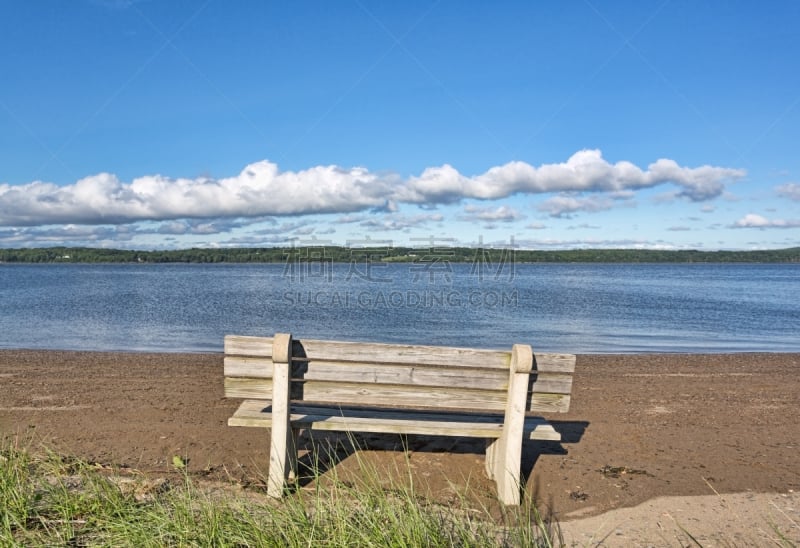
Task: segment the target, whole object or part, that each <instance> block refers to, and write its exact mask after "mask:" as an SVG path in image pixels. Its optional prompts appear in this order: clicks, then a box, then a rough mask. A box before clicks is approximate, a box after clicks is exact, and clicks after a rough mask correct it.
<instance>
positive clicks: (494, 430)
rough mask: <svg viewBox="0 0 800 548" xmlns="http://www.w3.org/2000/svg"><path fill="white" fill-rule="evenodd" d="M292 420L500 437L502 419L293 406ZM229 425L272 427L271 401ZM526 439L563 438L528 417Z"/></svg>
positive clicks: (320, 426) (240, 413)
mask: <svg viewBox="0 0 800 548" xmlns="http://www.w3.org/2000/svg"><path fill="white" fill-rule="evenodd" d="M290 420H291V423H292V427H294V428H313V429H316V430H329V431H340V432H342V431H353V432H374V433H384V434H427V435H442V436H464V437H478V438H499V437H500V434H501V433H502V421H503V416H502V415H497V416H494V417H488V416H485V415H483V416H477V415H470V414H463V413H462V414H456V413H425V412H411V413H410V412H408V411H401V412H398V411H392V410H375V409H372V410H368V411H364V410H358V409H347V408H344V409H343V408H338V407H309V406H293V407H292V414H291V419H290ZM228 425H229V426H256V427H262V428H270V427H271V425H272V415H271V414H270V413H269V402H265V401H261V400H245V401H244V402H243V403H242V404H241V405H240V406H239V409H238V410H237V411H236V412H235V413H234V415H233V416H232V417H231V418H230V419H228ZM524 438H525V439H531V440H552V441H559V440H560V439H561V435H560V434H559V433H558V432H557V431H556V430H555V429H554V428H553V426H552V425H550V424H548V423H547V422H546V421H544V420H543V419H541V418H538V417H527V418H526V419H525V429H524Z"/></svg>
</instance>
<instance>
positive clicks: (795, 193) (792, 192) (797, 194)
mask: <svg viewBox="0 0 800 548" xmlns="http://www.w3.org/2000/svg"><path fill="white" fill-rule="evenodd" d="M775 191H776V192H777V193H778V195H779V196H782V197H784V198H789V199H790V200H794V201H795V202H800V183H786V184H785V185H780V186H777V187H775Z"/></svg>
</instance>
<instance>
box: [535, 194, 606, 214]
mask: <svg viewBox="0 0 800 548" xmlns="http://www.w3.org/2000/svg"><path fill="white" fill-rule="evenodd" d="M614 205H615V204H614V200H613V199H612V197H611V196H608V195H595V196H587V197H581V196H572V195H568V194H561V195H558V196H553V197H552V198H549V199H547V200H545V201H544V202H542V203H541V204H539V205H538V207H537V209H538V210H539V211H544V212H545V213H547V214H548V215H550V216H551V217H558V218H569V217H572V215H573V214H574V213H577V212H579V211H586V212H592V213H593V212H597V211H606V210H608V209H611V208H613V207H614Z"/></svg>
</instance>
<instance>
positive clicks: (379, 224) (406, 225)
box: [361, 213, 444, 232]
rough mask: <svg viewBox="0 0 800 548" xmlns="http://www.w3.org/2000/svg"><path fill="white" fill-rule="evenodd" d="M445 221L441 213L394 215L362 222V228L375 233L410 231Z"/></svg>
mask: <svg viewBox="0 0 800 548" xmlns="http://www.w3.org/2000/svg"><path fill="white" fill-rule="evenodd" d="M443 220H444V216H443V215H442V214H440V213H423V214H420V215H412V216H407V215H400V214H397V213H393V214H390V215H385V216H384V217H383V218H381V219H375V218H370V219H366V220H364V221H362V222H361V226H362V227H364V228H368V229H370V230H374V231H379V232H383V231H396V230H408V229H410V228H415V227H420V226H426V225H427V224H429V223H438V222H441V221H443Z"/></svg>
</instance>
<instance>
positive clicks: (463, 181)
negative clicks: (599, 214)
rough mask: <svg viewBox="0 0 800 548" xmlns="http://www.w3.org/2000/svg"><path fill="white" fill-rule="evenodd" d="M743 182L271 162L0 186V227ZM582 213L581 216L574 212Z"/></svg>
mask: <svg viewBox="0 0 800 548" xmlns="http://www.w3.org/2000/svg"><path fill="white" fill-rule="evenodd" d="M744 175H745V172H744V171H743V170H739V169H730V168H723V167H713V166H701V167H698V168H687V167H681V166H679V165H678V164H677V163H676V162H674V161H673V160H666V159H661V160H658V161H656V162H655V163H652V164H650V165H649V166H648V167H647V169H646V170H642V169H640V168H639V167H637V166H635V165H634V164H632V163H630V162H625V161H623V162H617V163H615V164H610V163H608V162H607V161H606V160H605V159H603V157H602V154H601V153H600V151H599V150H583V151H580V152H577V153H575V154H573V155H572V157H570V158H569V159H568V160H567V161H566V162H564V163H560V164H545V165H542V166H540V167H538V168H536V167H533V166H531V165H529V164H526V163H524V162H511V163H508V164H505V165H503V166H498V167H493V168H491V169H489V170H488V171H487V172H486V173H484V174H482V175H478V176H474V177H467V176H464V175H462V174H460V173H459V172H458V171H457V170H456V169H455V168H453V167H451V166H449V165H444V166H441V167H432V168H428V169H426V170H424V171H423V172H422V174H421V175H420V176H419V177H410V178H408V179H406V180H403V179H402V178H401V177H400V176H399V175H397V174H393V173H388V174H387V173H380V174H378V173H371V172H370V171H369V170H367V169H366V168H363V167H353V168H342V167H338V166H316V167H312V168H309V169H306V170H303V171H283V172H281V171H279V170H278V166H277V165H276V164H274V163H272V162H269V161H261V162H257V163H254V164H251V165H249V166H247V167H246V168H245V169H244V170H242V172H241V173H239V174H238V175H236V176H234V177H228V178H222V179H213V178H196V179H186V178H178V179H172V178H169V177H164V176H162V175H148V176H144V177H139V178H136V179H134V180H133V181H131V182H130V183H126V182H123V181H120V180H119V179H118V178H117V177H116V176H115V175H113V174H110V173H100V174H97V175H92V176H89V177H85V178H83V179H81V180H79V181H77V182H76V183H74V184H71V185H65V186H58V185H55V184H52V183H46V182H42V181H34V182H32V183H28V184H24V185H13V186H12V185H8V184H0V225H2V226H40V225H49V224H68V223H73V224H85V225H99V224H120V223H130V222H135V221H142V220H152V221H175V220H180V219H213V218H237V217H242V218H244V217H260V216H267V215H284V216H286V215H309V214H315V213H341V214H353V213H359V212H365V211H370V210H380V211H390V212H391V211H396V210H397V204H398V203H413V204H417V205H420V206H423V207H431V206H435V205H436V204H446V203H453V202H458V201H460V200H463V199H468V198H472V199H479V200H493V199H499V198H504V197H507V196H511V195H513V194H520V193H522V194H538V193H552V192H611V193H618V192H630V191H633V190H637V189H641V188H647V187H653V186H656V185H661V184H666V183H672V184H675V185H678V187H680V191H679V192H678V195H680V196H683V197H686V198H688V199H690V200H695V201H701V200H706V199H710V198H714V197H716V196H719V195H720V194H721V193H722V192H723V190H724V185H725V183H726V182H727V181H732V180H735V179H738V178H740V177H743V176H744ZM569 207H570V206H569V205H567V208H568V209H566V210H565V211H569ZM581 209H584V208H582V207H577V208H572V209H571V211H578V210H581ZM589 210H591V209H589ZM555 214H557V211H556V212H555Z"/></svg>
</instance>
